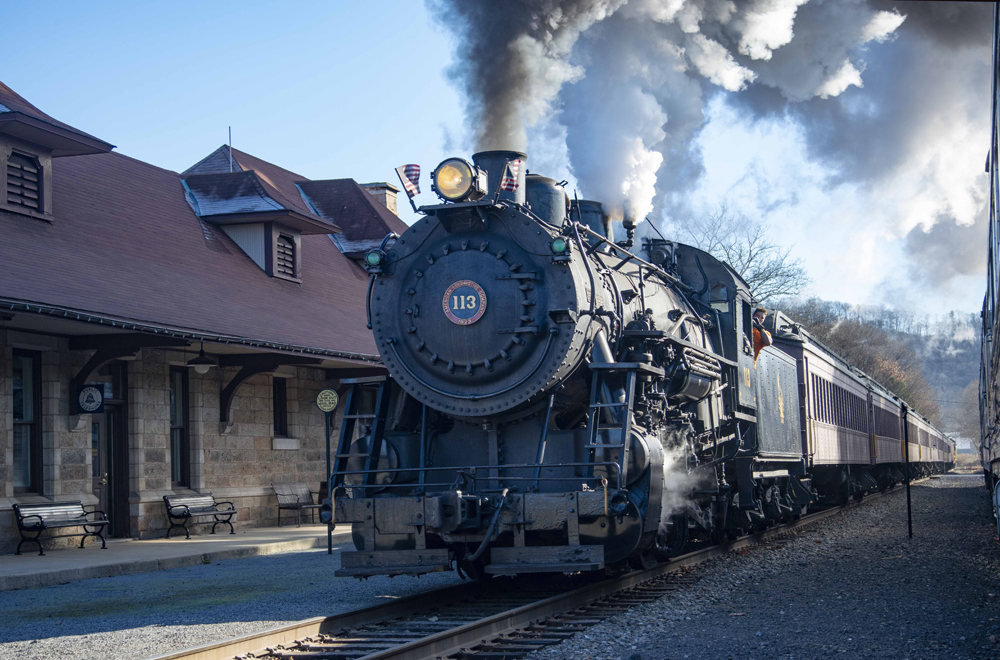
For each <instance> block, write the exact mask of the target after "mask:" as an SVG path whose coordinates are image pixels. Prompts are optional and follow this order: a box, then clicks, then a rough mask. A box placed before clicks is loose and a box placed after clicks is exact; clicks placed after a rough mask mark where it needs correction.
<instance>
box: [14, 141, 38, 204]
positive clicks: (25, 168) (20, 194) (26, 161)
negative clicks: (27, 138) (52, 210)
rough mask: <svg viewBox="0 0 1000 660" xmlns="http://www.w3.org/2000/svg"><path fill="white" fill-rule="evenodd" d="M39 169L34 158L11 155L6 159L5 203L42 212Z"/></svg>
mask: <svg viewBox="0 0 1000 660" xmlns="http://www.w3.org/2000/svg"><path fill="white" fill-rule="evenodd" d="M40 179H41V168H40V167H38V162H37V161H35V159H34V158H29V157H27V156H22V155H21V154H17V153H12V154H11V155H10V158H8V159H7V203H8V204H19V205H21V206H26V207H28V208H29V209H34V210H36V211H41V210H42V204H41V201H40V197H41V182H40Z"/></svg>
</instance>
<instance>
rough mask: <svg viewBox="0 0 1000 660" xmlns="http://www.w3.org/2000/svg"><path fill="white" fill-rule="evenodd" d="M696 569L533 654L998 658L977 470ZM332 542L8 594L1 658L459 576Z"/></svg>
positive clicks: (242, 624) (321, 604) (84, 649)
mask: <svg viewBox="0 0 1000 660" xmlns="http://www.w3.org/2000/svg"><path fill="white" fill-rule="evenodd" d="M913 510H914V538H913V540H912V541H911V540H909V539H908V538H906V519H905V515H906V498H905V496H904V495H902V494H897V495H891V496H889V497H887V498H882V499H876V500H871V501H869V502H866V503H865V505H864V506H862V507H859V508H857V509H854V510H852V511H849V512H848V513H846V514H845V515H842V516H839V517H838V518H836V519H835V520H833V521H826V522H825V523H823V524H824V525H825V526H824V527H822V528H820V527H818V526H817V527H814V528H807V529H806V530H805V531H803V532H801V533H799V534H796V535H793V536H789V537H788V538H785V539H782V540H775V541H772V542H770V544H769V545H767V546H760V547H755V548H751V549H749V550H746V551H743V553H742V554H732V555H729V556H726V557H722V558H719V559H716V560H713V561H711V562H708V563H706V564H703V565H701V566H698V567H695V568H694V569H691V571H690V573H689V575H694V576H698V577H699V580H698V582H696V583H695V584H694V585H692V586H691V587H690V588H689V589H686V590H684V591H682V592H678V593H676V594H672V595H670V596H668V597H666V598H663V599H661V600H660V601H658V602H656V603H652V604H649V605H643V606H639V607H637V608H633V609H632V610H630V611H629V612H628V613H627V614H623V615H619V616H618V617H615V618H614V619H610V620H608V621H606V622H604V623H602V624H600V625H599V626H595V627H593V628H591V629H589V630H588V631H587V632H586V633H584V634H581V635H577V636H576V637H575V638H573V639H572V640H569V641H567V642H564V643H563V644H560V645H557V646H554V647H549V648H548V649H545V650H543V651H540V652H538V653H535V654H532V655H531V656H529V659H531V660H562V659H563V658H566V659H573V660H586V659H588V658H589V659H590V660H605V659H608V660H610V659H621V660H667V659H670V660H674V659H679V658H713V659H714V658H720V659H727V658H732V659H734V660H736V659H739V660H742V659H745V658H817V657H828V656H836V655H839V654H847V656H846V657H850V658H901V659H902V658H911V659H913V660H918V659H920V660H922V659H924V658H1000V642H998V641H990V638H991V636H992V637H993V639H994V640H998V639H1000V544H998V543H997V542H996V540H995V538H994V537H995V535H996V527H995V523H994V522H993V517H992V512H991V511H990V505H989V500H988V498H987V497H986V492H985V489H984V488H983V485H982V479H981V477H974V476H945V477H943V478H941V479H932V480H928V481H924V482H922V483H920V484H918V485H915V486H914V488H913ZM339 565H340V561H339V558H338V557H337V556H336V552H335V555H334V556H333V557H329V556H327V555H326V553H325V551H323V550H314V551H308V552H299V553H290V554H285V555H275V556H270V557H255V558H252V559H241V560H230V561H225V562H219V563H216V564H209V565H204V566H197V567H190V568H181V569H174V570H170V571H161V572H158V573H147V574H142V575H132V576H125V577H118V578H103V579H97V580H85V581H80V582H72V583H69V584H65V585H60V586H56V587H47V588H44V589H33V590H23V591H9V592H0V621H2V625H0V659H3V658H19V659H25V660H30V659H34V658H46V659H48V658H97V657H102V658H116V659H118V658H122V659H126V658H146V657H149V656H152V655H158V654H162V653H168V652H170V651H175V650H179V649H182V648H186V647H189V646H195V645H198V644H203V643H207V642H214V641H220V640H223V639H226V638H229V637H235V636H238V635H244V634H247V633H251V632H255V631H259V630H266V629H268V628H271V627H274V626H276V625H280V624H283V623H288V622H292V621H298V620H301V619H305V618H308V617H312V616H320V615H330V614H334V613H336V612H341V611H346V610H351V609H356V608H359V607H365V606H369V605H373V604H377V603H379V602H384V599H386V598H396V597H400V596H405V595H409V594H412V593H416V592H419V591H423V590H427V589H432V588H436V587H439V586H444V585H446V584H451V583H454V582H457V581H458V577H457V575H456V574H454V573H439V574H432V575H426V576H423V577H421V578H419V579H418V578H409V577H399V578H393V579H391V580H390V579H388V578H371V579H369V580H366V581H363V582H359V581H355V580H350V579H336V578H333V577H332V573H333V571H334V570H335V568H336V567H337V566H339Z"/></svg>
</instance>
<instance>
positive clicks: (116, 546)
mask: <svg viewBox="0 0 1000 660" xmlns="http://www.w3.org/2000/svg"><path fill="white" fill-rule="evenodd" d="M333 544H334V547H336V546H338V545H340V546H343V545H345V544H351V534H350V531H349V527H346V528H344V531H340V530H336V531H334V533H333ZM325 547H326V526H325V525H302V527H294V526H287V527H259V528H252V529H245V530H237V531H236V534H228V533H227V534H214V535H212V534H203V535H196V536H192V537H191V538H190V539H185V538H184V537H183V536H181V537H180V538H176V537H175V538H170V539H148V540H145V541H138V540H134V539H108V547H107V549H104V550H102V549H101V546H100V541H98V542H97V543H95V542H94V540H93V539H87V544H86V546H85V547H84V548H83V549H82V550H81V549H80V548H79V546H70V547H60V548H54V549H52V550H49V549H46V550H45V555H44V556H41V555H39V554H38V549H37V547H36V546H34V545H31V546H29V547H28V549H24V548H22V550H21V554H20V555H15V554H6V555H2V556H0V591H10V590H14V589H33V588H36V587H48V586H52V585H56V584H64V583H66V582H72V581H74V580H87V579H90V578H99V577H113V576H116V575H132V574H134V573H150V572H153V571H163V570H167V569H171V568H180V567H182V566H195V565H197V564H209V563H212V562H216V561H221V560H224V559H238V558H241V557H254V556H259V555H273V554H278V553H282V552H301V551H303V550H311V549H314V548H325ZM352 547H353V546H352Z"/></svg>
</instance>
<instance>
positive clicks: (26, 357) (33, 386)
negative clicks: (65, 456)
mask: <svg viewBox="0 0 1000 660" xmlns="http://www.w3.org/2000/svg"><path fill="white" fill-rule="evenodd" d="M40 358H41V356H40V354H38V353H34V352H30V351H20V350H16V349H15V350H14V373H13V376H14V378H13V395H14V396H13V404H14V448H13V449H14V492H15V493H40V492H41V487H42V425H41V412H42V411H41V408H42V383H41V359H40Z"/></svg>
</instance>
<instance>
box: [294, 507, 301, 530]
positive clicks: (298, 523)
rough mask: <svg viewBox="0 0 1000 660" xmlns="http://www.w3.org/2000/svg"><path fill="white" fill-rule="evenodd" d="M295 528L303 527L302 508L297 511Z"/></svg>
mask: <svg viewBox="0 0 1000 660" xmlns="http://www.w3.org/2000/svg"><path fill="white" fill-rule="evenodd" d="M295 526H296V527H302V507H298V508H296V509H295Z"/></svg>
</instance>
